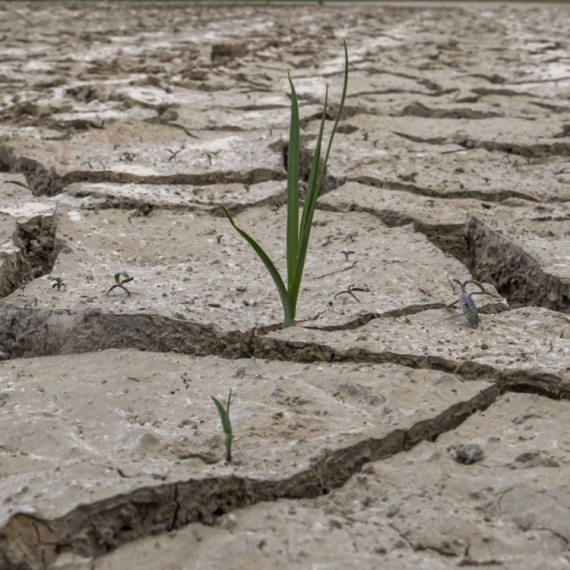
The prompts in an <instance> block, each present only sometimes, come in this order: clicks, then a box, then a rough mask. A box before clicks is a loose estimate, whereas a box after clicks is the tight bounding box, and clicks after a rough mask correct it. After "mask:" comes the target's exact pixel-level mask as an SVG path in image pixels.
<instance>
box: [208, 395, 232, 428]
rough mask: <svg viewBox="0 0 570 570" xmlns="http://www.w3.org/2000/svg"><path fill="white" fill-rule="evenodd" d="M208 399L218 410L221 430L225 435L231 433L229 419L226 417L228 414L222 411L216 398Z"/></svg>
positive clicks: (222, 407) (222, 408)
mask: <svg viewBox="0 0 570 570" xmlns="http://www.w3.org/2000/svg"><path fill="white" fill-rule="evenodd" d="M210 397H211V398H212V401H213V402H214V404H215V406H216V408H217V410H218V414H219V416H220V422H221V424H222V429H223V430H224V433H226V434H228V433H231V426H230V423H229V417H228V414H227V413H226V410H224V406H222V404H221V403H220V401H219V400H218V399H217V398H214V396H210Z"/></svg>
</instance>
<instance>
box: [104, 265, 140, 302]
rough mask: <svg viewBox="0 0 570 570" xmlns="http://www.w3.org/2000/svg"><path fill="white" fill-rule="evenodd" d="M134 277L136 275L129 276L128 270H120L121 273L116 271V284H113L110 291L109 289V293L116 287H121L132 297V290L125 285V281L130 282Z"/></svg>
mask: <svg viewBox="0 0 570 570" xmlns="http://www.w3.org/2000/svg"><path fill="white" fill-rule="evenodd" d="M121 277H124V279H123V280H121ZM133 279H134V277H129V274H128V273H127V272H126V271H119V273H115V285H113V286H112V287H111V288H110V289H109V290H108V291H107V295H108V294H109V293H110V292H111V291H112V290H113V289H115V288H117V287H119V288H120V289H122V290H123V291H126V292H127V295H128V296H129V297H130V296H131V292H130V291H129V290H128V289H127V288H126V287H125V283H130V282H131V281H132V280H133Z"/></svg>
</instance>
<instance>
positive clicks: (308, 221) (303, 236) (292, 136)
mask: <svg viewBox="0 0 570 570" xmlns="http://www.w3.org/2000/svg"><path fill="white" fill-rule="evenodd" d="M344 65H345V67H344V85H343V89H342V97H341V101H340V105H339V109H338V114H337V116H336V120H335V122H334V125H333V129H332V131H331V136H330V139H329V143H328V146H327V152H326V154H325V160H324V164H323V167H322V168H320V162H321V147H322V141H323V135H324V128H325V119H326V114H327V103H328V89H327V91H326V94H325V104H324V109H323V115H322V118H321V125H320V128H319V136H318V137H317V143H316V145H315V152H314V155H313V161H312V163H311V171H310V173H309V180H308V183H307V192H306V195H305V202H304V204H303V213H302V215H301V223H300V224H299V161H300V146H301V144H300V123H299V104H298V101H297V93H296V92H295V86H294V85H293V82H292V81H291V77H289V84H290V85H291V123H290V129H289V152H288V157H287V251H286V258H287V287H285V283H284V282H283V279H282V278H281V275H280V274H279V271H277V268H276V267H275V265H274V264H273V262H272V261H271V259H270V258H269V256H268V255H267V254H266V253H265V251H264V250H263V248H262V247H261V246H260V245H259V244H258V243H257V242H256V241H255V240H254V239H253V238H252V237H251V236H249V235H248V234H247V233H246V232H245V231H244V230H242V229H240V228H238V226H237V225H236V223H235V222H234V220H233V218H232V216H231V215H230V213H229V212H228V211H227V210H226V209H225V208H224V211H225V213H226V216H227V217H228V219H229V220H230V223H231V224H232V226H233V227H234V228H235V230H236V231H237V232H238V233H239V234H240V235H241V236H242V237H243V238H244V239H245V240H246V241H247V242H248V243H249V245H251V247H252V248H253V249H254V251H255V253H257V255H258V256H259V258H260V259H261V261H262V262H263V264H264V265H265V267H266V268H267V271H268V272H269V274H270V275H271V277H272V278H273V281H274V282H275V286H276V287H277V291H278V292H279V296H280V298H281V304H282V305H283V328H284V329H285V328H287V327H290V326H292V325H294V324H295V315H296V313H297V301H298V299H299V291H300V289H301V282H302V280H303V271H304V269H305V260H306V259H307V250H308V248H309V239H310V236H311V228H312V225H313V215H314V213H315V208H316V207H317V200H318V198H319V194H320V193H321V189H322V187H323V183H324V180H325V175H326V169H327V163H328V159H329V155H330V152H331V148H332V142H333V139H334V135H335V133H336V129H337V126H338V122H339V120H340V117H341V115H342V110H343V108H344V101H345V99H346V92H347V89H348V48H347V47H346V41H344Z"/></svg>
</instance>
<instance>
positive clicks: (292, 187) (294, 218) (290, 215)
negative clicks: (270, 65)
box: [287, 76, 301, 318]
mask: <svg viewBox="0 0 570 570" xmlns="http://www.w3.org/2000/svg"><path fill="white" fill-rule="evenodd" d="M289 85H290V86H291V124H290V127H289V151H288V155H287V289H288V290H289V291H291V289H292V288H293V282H294V280H295V274H296V273H297V258H298V256H299V245H298V244H299V148H300V146H301V142H300V138H301V135H300V132H301V127H300V124H299V104H298V103H297V93H296V92H295V86H294V85H293V82H292V81H291V76H289ZM293 307H294V305H293V306H292V309H293V312H294V308H293ZM292 317H293V318H295V315H294V314H293V315H292Z"/></svg>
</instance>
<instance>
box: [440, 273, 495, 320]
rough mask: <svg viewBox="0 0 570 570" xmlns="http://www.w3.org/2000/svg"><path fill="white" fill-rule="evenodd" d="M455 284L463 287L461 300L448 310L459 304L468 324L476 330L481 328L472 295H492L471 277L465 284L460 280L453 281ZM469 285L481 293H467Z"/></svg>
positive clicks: (460, 295) (448, 306)
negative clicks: (475, 287) (471, 284)
mask: <svg viewBox="0 0 570 570" xmlns="http://www.w3.org/2000/svg"><path fill="white" fill-rule="evenodd" d="M453 282H454V283H457V284H458V285H459V286H460V287H461V293H460V294H459V298H458V299H457V301H454V302H453V303H451V304H450V305H447V307H446V308H447V309H449V308H450V307H453V305H456V304H457V303H459V306H460V307H461V310H462V311H463V314H464V315H465V318H466V319H467V322H468V323H469V326H470V327H471V328H474V329H476V328H477V327H478V326H479V312H478V311H477V307H476V306H475V301H473V299H472V298H471V296H472V295H491V294H492V293H489V292H488V291H485V287H483V285H481V283H479V281H475V279H471V277H469V278H467V279H466V280H465V281H463V283H462V282H461V281H459V279H453ZM469 283H473V285H476V286H477V287H479V289H481V291H473V292H472V293H468V292H467V285H469Z"/></svg>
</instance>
